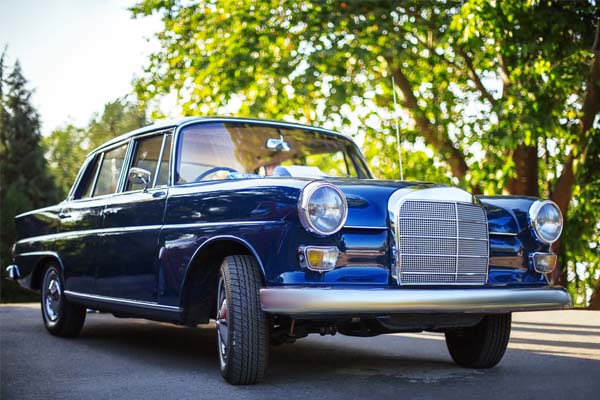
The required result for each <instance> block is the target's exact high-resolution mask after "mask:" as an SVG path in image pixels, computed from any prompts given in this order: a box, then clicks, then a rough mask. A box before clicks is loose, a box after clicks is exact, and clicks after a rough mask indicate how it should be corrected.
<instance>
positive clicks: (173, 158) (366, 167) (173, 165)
mask: <svg viewBox="0 0 600 400" xmlns="http://www.w3.org/2000/svg"><path fill="white" fill-rule="evenodd" d="M214 122H223V123H227V122H229V123H243V124H254V125H262V126H271V127H281V128H290V129H303V130H307V131H310V130H312V131H315V132H320V133H325V134H327V135H333V136H339V137H341V138H343V139H344V140H347V141H349V142H350V143H351V144H352V145H353V146H354V147H355V148H356V150H358V151H357V154H358V156H359V158H360V160H361V162H362V163H363V168H362V169H363V170H364V171H366V172H367V173H368V176H367V177H366V178H361V177H358V179H373V172H371V170H370V169H369V165H368V164H367V162H366V160H365V158H364V154H363V153H362V151H361V150H360V148H359V147H358V145H357V144H356V142H355V141H354V140H353V139H352V137H350V136H348V135H345V134H343V133H340V132H335V131H331V130H329V129H324V128H318V127H313V126H308V125H301V124H295V123H290V122H278V121H255V120H249V119H243V118H206V119H197V120H191V121H185V122H182V123H180V124H179V125H177V126H176V127H175V131H174V133H173V141H172V142H171V160H170V162H171V167H170V172H171V173H170V174H169V175H170V177H169V178H170V179H169V186H180V185H176V184H175V168H176V166H177V162H178V160H177V152H176V150H177V148H178V147H179V136H180V133H181V131H182V130H183V129H184V128H187V127H189V126H192V125H202V124H209V123H214ZM357 172H358V171H357ZM188 184H189V183H188Z"/></svg>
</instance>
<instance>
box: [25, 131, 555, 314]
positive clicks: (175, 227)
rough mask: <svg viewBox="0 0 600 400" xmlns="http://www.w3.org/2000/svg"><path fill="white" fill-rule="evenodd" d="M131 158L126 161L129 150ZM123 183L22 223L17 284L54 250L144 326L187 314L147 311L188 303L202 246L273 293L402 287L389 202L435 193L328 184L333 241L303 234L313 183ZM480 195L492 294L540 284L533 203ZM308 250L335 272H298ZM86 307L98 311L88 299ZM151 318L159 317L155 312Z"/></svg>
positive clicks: (207, 286)
mask: <svg viewBox="0 0 600 400" xmlns="http://www.w3.org/2000/svg"><path fill="white" fill-rule="evenodd" d="M202 121H203V119H185V120H180V121H175V122H168V123H163V124H160V125H155V126H151V127H148V128H143V129H141V130H138V131H135V132H133V133H129V134H126V135H124V136H122V137H120V138H117V139H114V140H113V141H111V142H109V143H107V144H106V145H104V146H101V147H100V148H99V149H98V150H97V151H102V150H103V149H105V148H106V147H109V146H112V145H115V144H120V143H130V142H132V140H131V139H132V138H135V137H137V135H143V134H146V133H148V132H155V131H161V130H163V129H164V128H166V127H174V128H176V129H175V139H176V138H177V132H178V131H179V128H180V127H181V126H183V125H184V124H190V123H194V124H196V123H202ZM206 121H212V120H211V119H207V120H206ZM248 123H252V120H248ZM177 147H178V146H176V145H174V146H171V156H170V159H171V160H175V159H176V154H175V151H176V149H177ZM95 154H96V153H92V154H91V156H90V157H89V158H88V160H90V159H91V158H92V157H93V156H94V155H95ZM129 154H130V156H129V158H130V157H131V150H130V151H129ZM129 158H128V159H129ZM126 165H127V162H126ZM170 170H171V171H173V169H172V165H171V168H170ZM83 173H84V171H82V173H81V174H83ZM81 174H80V175H81ZM124 175H125V174H121V181H120V182H119V186H118V188H119V189H118V190H117V193H115V194H112V195H106V196H101V197H96V198H91V199H75V198H74V197H75V193H76V191H73V192H72V194H71V197H70V198H69V199H67V201H65V202H63V203H61V204H59V205H56V206H52V207H48V208H44V209H40V210H36V211H32V212H29V213H26V214H22V215H20V216H18V217H17V220H16V222H17V235H18V240H19V241H18V242H17V246H16V253H17V254H16V259H15V261H16V263H17V264H18V265H19V268H20V270H21V274H22V276H23V279H22V280H21V284H23V285H24V286H26V287H28V288H30V289H36V287H35V284H34V282H33V279H32V276H34V274H35V270H36V268H37V267H38V266H39V265H40V263H41V262H43V261H44V259H45V258H44V257H47V256H52V255H53V254H56V255H57V256H58V257H59V258H60V260H61V262H62V263H63V265H64V277H65V286H66V289H67V290H69V291H71V292H77V293H84V294H91V295H99V296H104V297H103V299H104V300H102V302H99V303H98V305H99V306H101V307H109V306H107V305H106V304H107V302H106V298H118V299H131V300H135V301H140V302H143V304H144V306H143V307H142V308H144V309H145V310H146V311H147V312H149V313H150V314H144V315H150V317H149V318H155V319H162V320H173V319H177V318H180V317H181V318H184V316H183V314H182V315H181V316H180V315H179V314H177V316H175V315H174V314H169V315H168V316H167V315H163V314H160V313H161V312H162V311H161V310H159V311H157V310H152V312H150V311H148V310H149V309H152V307H148V306H147V304H150V305H152V304H157V305H165V306H170V307H175V308H177V309H178V307H182V306H183V305H184V304H183V302H184V299H183V295H184V291H185V290H186V284H189V281H190V279H193V278H192V276H193V273H192V272H193V268H194V267H197V268H202V267H203V266H202V265H200V266H197V265H196V266H195V265H194V262H195V260H198V259H200V257H201V254H202V252H203V251H204V250H205V249H209V248H210V246H211V245H214V244H215V243H216V242H222V243H227V244H230V245H231V246H232V248H233V247H235V246H237V247H236V248H238V249H244V251H245V252H247V253H249V254H253V255H255V257H256V258H257V259H258V261H259V264H260V266H261V269H262V272H263V278H264V284H265V285H266V286H285V285H291V286H327V287H332V286H336V287H363V288H397V285H396V283H395V281H394V280H393V279H392V278H391V275H390V267H391V264H392V262H393V261H392V255H391V249H392V247H393V245H394V243H393V237H392V233H391V231H390V221H389V215H388V200H389V198H390V196H391V195H392V194H393V193H394V192H395V191H397V190H399V189H410V190H416V191H418V190H422V189H427V188H433V187H436V186H438V185H435V184H431V183H423V182H406V181H382V180H374V179H328V181H330V182H332V183H333V184H335V185H337V186H338V187H339V188H340V189H341V190H342V191H343V192H344V194H345V196H346V198H347V201H348V207H349V211H348V218H347V221H346V226H345V227H344V228H342V229H341V230H340V231H339V232H337V233H336V234H334V235H331V236H327V237H319V236H316V235H314V234H311V233H309V232H307V231H306V230H305V229H304V228H303V227H302V225H301V224H300V221H299V218H298V198H299V195H300V192H301V190H302V188H303V187H304V186H306V185H307V184H308V183H309V182H311V181H313V179H308V178H291V177H268V178H248V177H247V178H243V179H231V180H220V181H206V182H200V183H189V184H184V185H176V186H173V185H170V186H168V187H166V186H165V187H160V188H153V189H152V188H151V189H150V190H148V192H143V191H136V192H124V193H123V192H122V188H123V187H124ZM78 180H80V179H78ZM478 199H479V201H480V202H481V204H482V205H483V206H484V207H485V209H486V212H487V216H488V224H489V232H490V241H489V244H490V263H489V274H488V286H527V285H529V286H537V285H545V284H546V280H545V277H544V276H543V275H542V274H539V273H537V272H536V271H534V270H533V268H532V266H530V265H529V260H528V256H529V254H530V253H531V252H534V251H548V250H549V246H547V245H544V244H541V243H539V242H538V241H537V240H536V239H535V237H534V236H533V234H532V232H531V230H530V228H529V221H528V210H529V207H530V206H531V204H532V202H533V201H535V200H536V199H533V198H529V197H489V196H479V197H478ZM306 245H316V246H337V247H338V248H339V249H340V256H339V259H338V265H337V267H336V268H335V269H334V270H332V271H328V272H325V273H318V272H314V271H309V270H305V269H303V268H302V267H301V265H300V263H299V261H298V260H299V259H298V248H299V247H300V246H306ZM240 246H241V247H240ZM212 284H213V282H212V281H210V280H207V281H206V282H203V283H201V284H200V286H197V287H195V290H198V288H201V290H206V291H207V293H209V292H210V290H211V289H212V288H211V285H212ZM399 290H401V288H400V289H399ZM85 301H86V303H85V304H87V305H92V304H91V303H90V301H91V300H89V299H88V300H85ZM115 307H116V308H111V310H113V311H114V312H119V313H125V314H126V313H127V311H128V308H127V304H126V303H123V302H121V303H120V304H119V305H118V307H117V306H115ZM135 310H137V309H136V308H131V309H130V311H131V313H132V315H139V314H136V311H135ZM155 312H157V313H158V314H152V313H155Z"/></svg>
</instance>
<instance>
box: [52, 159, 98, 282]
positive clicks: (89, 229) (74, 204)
mask: <svg viewBox="0 0 600 400" xmlns="http://www.w3.org/2000/svg"><path fill="white" fill-rule="evenodd" d="M103 157H104V153H103V152H100V153H97V154H95V155H93V156H92V157H90V158H89V159H88V160H86V164H85V165H84V167H83V168H82V169H83V171H82V173H81V177H80V178H79V180H78V182H77V184H76V185H75V188H74V189H73V191H72V194H71V198H70V199H69V200H68V201H66V202H65V203H63V205H62V207H61V210H60V213H59V214H58V216H59V218H60V232H61V234H60V235H58V238H57V239H56V245H55V248H56V249H57V251H58V253H59V256H60V258H61V260H62V264H63V267H64V271H63V273H64V279H65V288H66V289H67V290H70V291H73V292H78V293H96V286H95V272H96V270H95V265H94V262H95V255H96V249H97V240H96V235H97V233H98V230H99V229H101V228H102V214H103V211H104V207H105V205H106V196H94V190H95V186H96V179H97V177H98V172H99V169H100V165H101V164H102V160H103Z"/></svg>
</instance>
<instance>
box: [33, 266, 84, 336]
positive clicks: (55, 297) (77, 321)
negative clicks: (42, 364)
mask: <svg viewBox="0 0 600 400" xmlns="http://www.w3.org/2000/svg"><path fill="white" fill-rule="evenodd" d="M63 288H64V285H63V279H62V276H61V273H60V269H59V268H58V267H57V266H56V265H54V264H50V265H49V266H48V267H46V271H45V272H44V280H43V282H42V290H41V292H42V297H41V303H42V318H43V319H44V325H46V329H48V332H50V333H51V334H53V335H56V336H63V337H73V336H77V335H78V334H79V332H80V331H81V328H82V327H83V322H84V321H85V307H83V306H80V305H78V304H73V303H71V302H69V301H68V300H67V299H66V298H65V294H64V291H63V290H64V289H63Z"/></svg>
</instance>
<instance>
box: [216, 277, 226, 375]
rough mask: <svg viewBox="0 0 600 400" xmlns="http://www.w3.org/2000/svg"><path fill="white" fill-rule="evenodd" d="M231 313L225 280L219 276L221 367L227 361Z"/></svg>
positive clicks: (218, 327) (218, 328) (218, 305)
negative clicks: (228, 307)
mask: <svg viewBox="0 0 600 400" xmlns="http://www.w3.org/2000/svg"><path fill="white" fill-rule="evenodd" d="M228 318H229V313H228V312H227V294H226V293H225V280H224V279H223V277H222V276H221V277H219V289H218V294H217V342H218V345H219V361H220V362H221V367H222V368H223V367H225V364H226V363H227V343H228V342H227V339H228V337H229V323H228Z"/></svg>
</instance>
